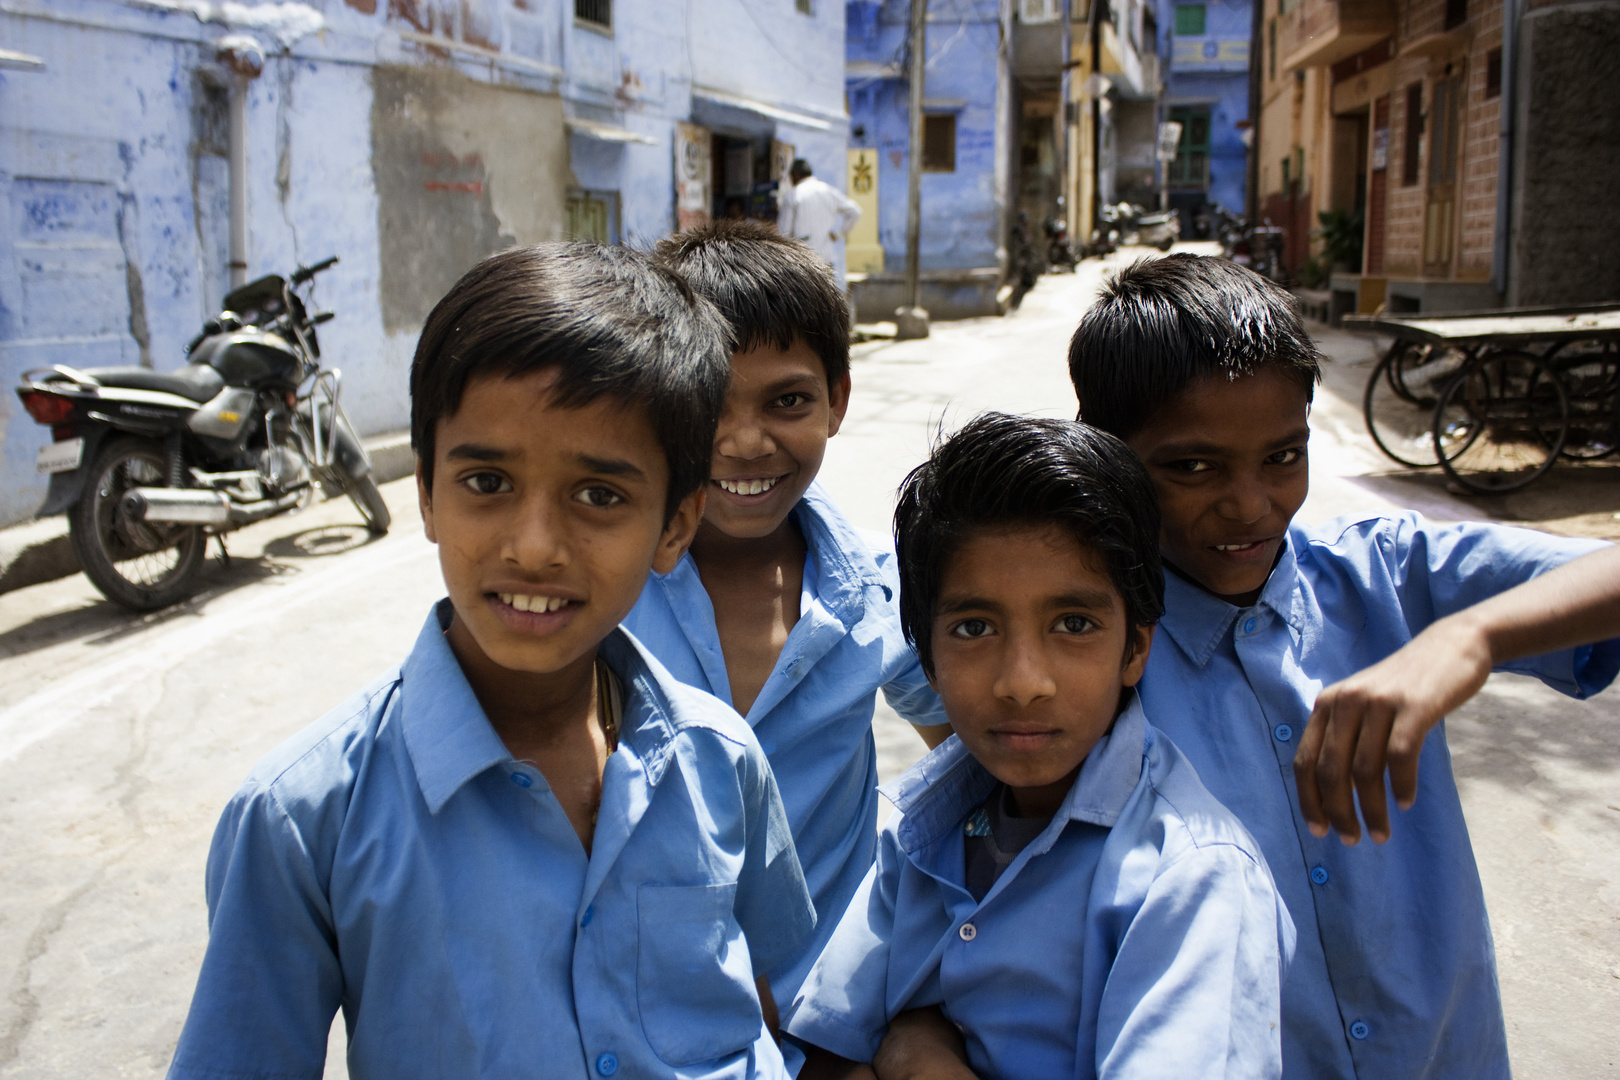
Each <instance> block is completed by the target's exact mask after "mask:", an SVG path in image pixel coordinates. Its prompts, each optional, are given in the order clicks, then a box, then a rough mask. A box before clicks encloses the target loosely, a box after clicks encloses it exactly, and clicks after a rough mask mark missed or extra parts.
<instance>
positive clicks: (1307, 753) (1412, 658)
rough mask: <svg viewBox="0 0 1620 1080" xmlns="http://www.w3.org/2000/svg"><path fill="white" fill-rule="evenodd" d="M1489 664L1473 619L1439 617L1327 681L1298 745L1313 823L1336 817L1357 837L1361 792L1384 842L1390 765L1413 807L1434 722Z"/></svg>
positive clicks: (1371, 829)
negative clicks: (1381, 655)
mask: <svg viewBox="0 0 1620 1080" xmlns="http://www.w3.org/2000/svg"><path fill="white" fill-rule="evenodd" d="M1492 666H1493V665H1492V658H1491V649H1490V644H1489V641H1488V639H1487V637H1486V635H1485V634H1484V633H1483V632H1482V630H1481V628H1480V627H1479V626H1478V624H1477V622H1476V621H1475V620H1472V619H1463V618H1451V619H1441V620H1440V621H1439V622H1437V623H1435V624H1433V625H1432V626H1430V627H1429V628H1428V629H1427V630H1425V631H1423V633H1421V634H1419V635H1418V636H1417V637H1415V638H1413V639H1412V641H1411V642H1409V643H1408V644H1407V645H1406V646H1405V647H1404V648H1402V649H1400V650H1399V651H1397V652H1396V653H1395V654H1394V655H1392V656H1390V657H1388V658H1387V659H1385V660H1383V661H1382V662H1380V663H1377V664H1374V665H1373V666H1372V667H1370V668H1366V669H1365V670H1363V671H1360V672H1357V673H1356V674H1355V675H1352V676H1351V677H1350V678H1348V679H1345V680H1344V681H1342V682H1338V683H1334V684H1333V685H1332V686H1330V687H1328V688H1327V689H1326V690H1323V691H1322V693H1321V694H1320V695H1319V696H1318V697H1317V699H1316V708H1314V709H1313V710H1311V719H1310V722H1309V723H1307V724H1306V726H1305V732H1304V734H1303V735H1301V736H1300V740H1299V751H1298V753H1296V754H1295V755H1294V780H1295V784H1296V786H1297V788H1298V789H1299V809H1300V813H1302V814H1304V815H1305V821H1306V824H1307V825H1309V826H1310V830H1311V832H1312V833H1313V834H1314V835H1316V836H1326V835H1327V834H1328V828H1329V826H1330V825H1331V826H1332V828H1334V829H1337V830H1338V833H1339V838H1340V839H1341V840H1343V841H1344V842H1345V843H1346V844H1354V843H1356V842H1357V841H1359V840H1360V839H1361V825H1360V822H1358V821H1357V819H1356V801H1357V798H1359V799H1360V802H1361V815H1362V817H1364V818H1365V819H1366V821H1367V832H1368V833H1369V834H1371V836H1372V838H1373V839H1374V840H1375V841H1377V842H1378V843H1380V844H1382V843H1383V842H1384V841H1386V840H1388V839H1389V803H1388V800H1387V799H1386V798H1385V795H1384V772H1385V770H1386V769H1387V770H1388V772H1389V780H1390V787H1391V788H1392V789H1393V790H1394V793H1395V802H1396V803H1397V804H1398V805H1399V806H1400V808H1401V809H1402V810H1408V809H1411V806H1412V803H1413V801H1414V800H1415V799H1416V798H1417V780H1418V757H1419V755H1420V754H1422V752H1423V740H1424V739H1425V738H1426V737H1427V736H1428V734H1429V729H1430V728H1432V727H1434V725H1435V724H1437V723H1439V722H1440V721H1441V720H1442V719H1443V718H1444V717H1445V715H1446V713H1448V712H1450V711H1451V710H1452V709H1455V708H1456V707H1457V706H1459V705H1461V704H1462V703H1463V702H1465V701H1467V700H1468V699H1469V698H1471V697H1473V696H1474V695H1475V694H1476V693H1478V692H1479V688H1480V687H1482V686H1484V685H1485V680H1486V678H1487V677H1489V676H1490V673H1491V667H1492Z"/></svg>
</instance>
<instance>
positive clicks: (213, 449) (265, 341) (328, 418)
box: [17, 256, 390, 611]
mask: <svg viewBox="0 0 1620 1080" xmlns="http://www.w3.org/2000/svg"><path fill="white" fill-rule="evenodd" d="M337 261H338V260H337V258H336V257H335V256H334V257H333V258H330V259H327V260H326V261H324V262H321V263H317V264H316V265H314V266H307V267H300V268H299V269H297V270H296V271H294V272H293V273H292V275H291V276H289V277H287V278H282V277H279V276H276V275H271V276H268V277H262V278H259V279H258V280H257V281H251V282H249V283H247V284H246V285H243V286H241V287H240V288H237V289H235V290H233V291H232V292H231V293H230V294H229V295H228V296H226V297H225V303H224V308H225V309H224V310H222V311H221V312H220V313H219V314H218V315H217V316H215V317H214V318H212V319H210V320H209V321H208V322H207V323H206V324H205V325H204V327H203V330H202V333H200V334H198V335H197V337H196V338H195V339H193V341H192V342H191V344H190V345H189V346H187V348H186V353H187V356H188V357H189V359H190V363H188V364H187V365H186V366H185V367H182V368H181V369H179V370H178V371H173V372H156V371H152V370H150V369H148V368H141V367H108V368H85V369H83V370H79V369H75V368H71V367H67V366H64V365H60V364H58V365H54V366H52V367H49V368H40V369H37V370H33V371H29V372H26V373H24V375H23V385H22V386H21V387H20V388H18V390H17V394H18V396H19V397H20V398H22V403H23V407H24V408H25V409H27V411H28V414H29V415H30V416H31V417H33V418H34V420H35V421H37V422H38V423H41V424H45V425H47V426H49V427H50V428H51V433H52V435H53V437H54V440H55V441H54V442H52V443H51V444H50V445H48V446H46V447H44V448H43V449H42V450H41V451H40V453H39V461H38V467H39V470H40V471H41V472H44V473H49V474H50V475H51V481H50V489H49V491H48V492H47V494H46V497H45V504H44V506H42V507H41V508H40V511H39V512H40V515H41V516H45V515H48V514H59V513H62V512H64V511H66V512H67V514H68V529H69V539H70V540H71V542H72V545H73V550H74V553H75V554H76V555H77V556H78V559H79V564H80V565H81V566H82V567H83V568H84V572H85V574H86V575H87V576H88V577H89V578H90V580H91V581H92V582H93V583H94V584H95V586H96V588H98V589H100V590H101V592H102V593H103V594H104V595H105V596H106V597H107V598H108V599H109V600H112V601H114V602H116V603H119V604H122V605H124V606H125V607H129V608H133V609H134V610H136V611H150V610H153V609H155V608H161V607H166V606H168V605H169V604H173V603H175V602H176V601H179V600H181V599H184V598H185V597H186V596H188V595H190V594H191V592H192V591H193V590H194V583H195V579H196V577H197V574H198V572H199V571H200V569H201V566H202V561H203V556H204V549H205V547H206V546H207V542H208V537H210V536H222V535H223V534H224V533H226V532H229V531H230V530H232V529H236V528H240V527H241V526H243V525H247V524H249V523H251V522H255V521H262V520H264V519H265V518H268V517H273V516H275V515H277V514H283V513H287V512H288V511H291V510H294V509H296V508H298V507H300V506H302V505H304V503H305V502H306V501H307V500H308V499H309V498H310V497H311V496H312V494H313V491H314V488H315V486H317V485H318V486H320V487H321V488H322V489H323V490H324V492H325V493H326V495H327V497H328V498H331V497H334V496H336V495H340V494H347V495H348V496H349V498H350V499H352V500H353V501H354V505H355V507H356V508H357V509H359V511H360V514H361V516H362V517H363V518H364V519H365V523H366V525H367V527H368V528H369V529H370V530H371V531H372V532H373V533H375V534H382V533H385V532H387V531H388V526H389V523H390V517H389V513H388V507H387V506H386V505H385V504H384V503H383V500H382V494H381V492H379V491H378V490H377V482H376V481H375V480H374V479H372V477H371V459H370V457H369V456H368V455H367V454H366V450H365V447H364V446H363V445H361V442H360V439H359V437H358V436H356V435H355V432H354V429H353V428H352V427H350V426H349V422H348V420H346V419H345V418H344V416H343V410H342V409H341V408H340V407H339V405H338V392H339V389H340V387H341V385H342V383H341V373H340V372H339V371H338V370H337V369H336V368H322V367H321V366H320V355H321V350H320V344H319V342H318V341H317V339H316V336H315V327H316V326H318V325H319V324H321V323H323V322H326V321H328V320H330V319H331V318H332V317H333V313H332V312H330V311H317V312H315V313H313V314H311V313H310V311H309V310H308V308H307V307H306V305H305V299H304V298H303V297H301V296H300V295H299V293H298V289H299V288H300V287H301V286H304V285H306V284H308V283H309V282H311V281H312V280H313V279H314V277H315V275H316V274H318V273H320V272H321V271H322V270H325V269H327V268H328V267H330V266H332V265H333V264H334V263H336V262H337ZM221 544H222V545H223V541H221ZM222 550H223V547H222Z"/></svg>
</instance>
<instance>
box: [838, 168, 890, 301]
mask: <svg viewBox="0 0 1620 1080" xmlns="http://www.w3.org/2000/svg"><path fill="white" fill-rule="evenodd" d="M844 190H845V191H847V192H848V193H849V197H850V198H851V199H853V200H855V205H857V206H859V207H860V208H861V220H859V221H857V222H856V223H855V227H854V228H853V229H851V230H850V231H849V243H848V246H847V247H846V248H845V250H844V261H845V265H846V266H847V267H848V268H849V272H850V273H852V274H881V273H882V272H883V245H882V244H880V243H878V155H877V151H876V150H872V149H864V150H851V151H849V174H848V175H847V176H846V177H845V178H844Z"/></svg>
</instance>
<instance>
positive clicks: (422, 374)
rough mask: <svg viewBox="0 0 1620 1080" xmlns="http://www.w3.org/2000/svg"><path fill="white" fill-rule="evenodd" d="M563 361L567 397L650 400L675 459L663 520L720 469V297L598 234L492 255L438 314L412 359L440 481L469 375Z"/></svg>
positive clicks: (415, 418) (414, 389)
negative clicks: (443, 440)
mask: <svg viewBox="0 0 1620 1080" xmlns="http://www.w3.org/2000/svg"><path fill="white" fill-rule="evenodd" d="M546 370H555V371H556V372H557V382H556V387H555V394H556V401H557V402H558V404H560V405H562V406H563V407H565V408H579V407H581V406H585V405H589V404H591V403H592V402H594V401H596V400H597V399H599V398H603V397H608V398H613V399H616V400H618V401H621V402H624V403H625V404H627V405H631V406H636V407H639V408H641V409H642V410H644V412H645V414H646V416H647V420H648V423H650V424H651V425H652V427H653V431H654V434H655V435H656V437H657V439H658V443H659V445H660V446H661V447H662V448H663V450H664V456H665V459H666V460H667V461H668V463H669V492H668V495H667V497H666V500H665V520H666V521H667V520H668V519H669V518H670V517H672V516H673V515H674V513H675V509H676V508H677V507H678V506H679V505H680V503H681V500H682V499H684V498H686V496H688V495H690V494H691V493H692V492H694V491H697V490H698V489H699V488H701V487H702V486H703V485H704V484H706V483H708V479H709V462H710V459H711V457H712V455H713V452H714V433H715V429H716V428H717V427H718V426H719V423H720V410H721V408H722V407H723V406H724V404H725V396H726V385H727V383H728V382H729V381H730V379H731V359H730V335H729V334H728V333H727V332H726V326H725V322H724V321H723V320H722V319H721V317H720V313H719V312H718V311H716V310H715V309H714V305H712V304H710V303H709V302H708V301H707V300H704V299H703V298H702V297H700V296H698V295H697V294H696V293H694V292H693V291H692V288H691V287H690V286H689V285H687V284H686V282H685V281H683V280H682V279H681V278H680V276H679V275H678V274H673V273H671V272H670V271H668V270H667V269H664V268H663V267H660V266H657V265H655V264H654V263H653V261H652V260H651V259H650V258H649V257H648V256H647V255H645V254H644V253H641V252H636V251H632V250H630V249H629V248H624V247H606V246H603V245H601V244H592V243H586V242H579V241H576V242H567V243H553V244H541V245H538V246H536V247H521V248H512V249H511V250H508V251H503V252H500V253H499V254H496V255H491V256H490V257H489V258H487V259H484V260H483V261H482V262H480V263H479V264H478V265H477V266H474V267H473V268H472V269H471V270H469V271H467V273H466V274H465V275H463V276H462V278H461V280H460V281H458V282H456V284H455V286H454V287H453V288H452V289H451V290H450V291H449V292H448V293H446V294H445V297H444V299H442V300H440V301H439V302H438V304H437V305H436V306H435V307H434V308H433V311H432V313H431V314H430V315H428V319H427V324H426V325H425V326H423V327H422V336H421V338H420V339H419V340H418V341H417V344H416V357H415V359H414V360H412V362H411V448H412V449H413V450H415V451H416V457H417V460H418V461H419V462H420V463H421V466H422V477H423V480H424V481H425V482H426V483H427V485H428V489H429V490H430V491H431V490H432V486H433V452H434V435H435V432H436V430H437V428H438V423H439V419H440V418H441V417H444V416H448V415H450V414H452V413H454V412H455V411H456V409H457V408H459V407H460V405H461V395H462V393H463V392H464V391H465V390H466V387H467V382H468V380H469V379H472V378H474V377H477V376H482V375H504V376H506V377H509V378H512V377H517V376H522V375H528V374H531V373H533V372H537V371H546Z"/></svg>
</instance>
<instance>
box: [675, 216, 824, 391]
mask: <svg viewBox="0 0 1620 1080" xmlns="http://www.w3.org/2000/svg"><path fill="white" fill-rule="evenodd" d="M653 258H655V259H657V260H658V261H659V262H660V263H662V264H663V265H665V266H667V267H669V268H670V269H671V270H674V271H675V272H676V273H678V274H680V275H681V276H682V277H684V278H685V279H686V280H687V281H688V282H690V283H691V285H692V288H694V289H696V290H697V291H698V293H700V294H701V295H703V296H705V297H707V298H708V299H710V300H712V301H713V302H714V304H715V306H717V307H718V308H719V309H720V313H721V314H723V315H724V316H725V317H726V321H727V322H729V323H731V329H732V332H733V334H735V336H736V346H735V347H736V349H737V350H738V351H739V352H747V351H748V350H749V349H754V348H759V347H760V346H775V347H776V348H778V349H791V348H792V347H793V342H794V340H795V339H801V340H803V341H804V343H805V344H806V345H808V346H809V347H810V350H811V351H812V352H814V353H815V354H816V356H818V357H819V358H820V359H821V366H822V367H824V368H825V369H826V370H827V385H829V386H833V385H836V384H837V383H838V381H839V380H840V379H842V378H843V377H844V376H845V375H847V374H849V305H848V304H847V303H846V302H845V301H844V292H843V290H842V289H840V288H839V287H838V280H837V279H836V278H835V277H834V276H833V269H832V267H830V266H828V265H827V264H826V263H825V262H824V261H822V258H821V256H819V255H817V254H816V253H815V252H813V251H811V250H810V249H809V248H808V247H806V246H805V245H804V244H803V243H801V242H800V241H798V240H795V239H793V238H792V237H788V236H783V235H782V234H781V233H779V232H777V231H776V230H775V229H773V228H771V227H770V226H769V225H764V224H761V223H760V222H757V221H730V220H721V221H715V222H711V223H709V224H707V225H700V226H698V227H697V228H694V229H688V230H686V231H685V232H681V233H676V234H675V235H674V236H669V237H665V238H664V239H663V240H660V241H659V242H658V246H657V247H655V248H654V249H653Z"/></svg>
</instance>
